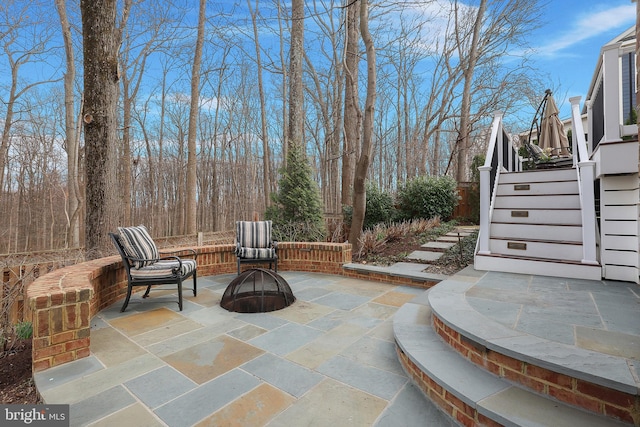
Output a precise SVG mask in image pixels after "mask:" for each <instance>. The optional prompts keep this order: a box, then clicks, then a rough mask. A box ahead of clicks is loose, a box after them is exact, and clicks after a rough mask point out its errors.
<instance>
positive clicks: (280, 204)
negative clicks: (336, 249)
mask: <svg viewBox="0 0 640 427" xmlns="http://www.w3.org/2000/svg"><path fill="white" fill-rule="evenodd" d="M280 173H281V178H280V182H279V185H278V189H279V191H278V193H277V194H272V196H271V198H272V200H273V205H272V206H270V207H269V208H268V209H267V212H266V218H267V219H270V220H272V221H273V232H274V235H275V238H276V239H277V240H288V241H321V240H324V238H325V234H326V230H325V225H324V219H323V214H322V210H323V207H322V199H321V197H320V191H319V189H318V185H317V183H316V182H315V181H313V179H312V178H311V177H312V170H311V165H310V164H309V161H308V159H307V157H306V155H305V153H304V151H303V150H302V147H300V146H299V145H298V144H292V145H291V147H290V148H289V150H288V152H287V161H286V166H285V167H284V168H283V169H282V170H281V171H280Z"/></svg>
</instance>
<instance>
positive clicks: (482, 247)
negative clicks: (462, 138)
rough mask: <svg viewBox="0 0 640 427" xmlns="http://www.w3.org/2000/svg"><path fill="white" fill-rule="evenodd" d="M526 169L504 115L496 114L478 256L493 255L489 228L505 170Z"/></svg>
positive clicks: (483, 172) (485, 168)
mask: <svg viewBox="0 0 640 427" xmlns="http://www.w3.org/2000/svg"><path fill="white" fill-rule="evenodd" d="M521 169H522V163H521V159H520V157H519V156H518V150H517V149H516V148H515V147H514V146H513V143H512V141H511V138H509V135H507V133H506V132H505V130H504V128H503V126H502V112H501V111H496V112H495V113H494V116H493V122H492V124H491V133H490V136H489V144H488V147H487V154H486V157H485V161H484V165H482V166H480V167H479V168H478V170H479V171H480V233H479V236H478V245H477V248H476V253H477V254H485V255H486V254H490V253H491V251H490V249H489V238H490V236H489V229H490V225H491V216H492V212H493V205H494V201H495V193H496V186H497V184H498V181H499V178H500V172H501V171H510V172H511V171H519V170H521Z"/></svg>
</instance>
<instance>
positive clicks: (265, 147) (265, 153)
mask: <svg viewBox="0 0 640 427" xmlns="http://www.w3.org/2000/svg"><path fill="white" fill-rule="evenodd" d="M247 6H248V7H249V13H251V22H252V24H253V38H254V43H255V47H256V67H257V69H258V70H257V71H258V93H259V95H260V132H261V134H262V174H263V179H262V186H263V191H264V206H265V208H267V207H269V205H270V204H271V198H270V194H271V184H270V182H269V180H270V179H271V171H270V170H271V166H270V165H271V160H270V159H271V156H270V155H269V133H268V130H267V103H266V101H265V95H264V84H263V82H262V61H261V57H260V44H259V43H258V25H257V23H256V14H257V13H258V0H256V9H255V11H254V10H252V9H251V0H247Z"/></svg>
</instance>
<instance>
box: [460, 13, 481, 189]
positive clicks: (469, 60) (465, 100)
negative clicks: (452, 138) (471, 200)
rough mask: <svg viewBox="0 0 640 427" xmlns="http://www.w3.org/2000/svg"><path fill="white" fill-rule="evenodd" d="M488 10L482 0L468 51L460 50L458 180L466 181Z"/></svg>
mask: <svg viewBox="0 0 640 427" xmlns="http://www.w3.org/2000/svg"><path fill="white" fill-rule="evenodd" d="M458 10H459V8H458V2H457V1H456V4H455V13H456V23H458V22H459V19H458V18H457V16H458ZM486 10H487V0H480V5H479V7H478V11H477V12H476V16H475V19H474V23H473V31H472V36H471V43H470V45H469V49H468V52H463V51H460V52H459V53H460V58H464V60H463V61H462V64H463V65H462V67H463V75H464V89H463V91H462V105H461V106H460V110H461V111H460V133H459V136H458V140H457V142H456V149H457V152H458V169H457V173H456V180H457V181H458V182H462V181H465V179H466V173H467V168H466V165H467V157H468V152H469V135H470V134H471V129H470V126H469V115H470V114H471V83H472V81H473V73H474V70H475V67H476V63H477V62H478V44H479V43H480V30H481V27H482V24H483V21H484V14H485V11H486ZM459 35H460V31H456V36H459ZM457 44H458V46H460V47H462V46H464V45H465V44H464V43H462V41H461V40H458V43H457Z"/></svg>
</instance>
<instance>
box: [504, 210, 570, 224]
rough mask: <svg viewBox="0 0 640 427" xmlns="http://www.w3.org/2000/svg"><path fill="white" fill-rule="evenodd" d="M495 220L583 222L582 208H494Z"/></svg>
mask: <svg viewBox="0 0 640 427" xmlns="http://www.w3.org/2000/svg"><path fill="white" fill-rule="evenodd" d="M492 221H493V222H517V223H532V224H545V223H551V222H553V223H554V224H568V225H580V224H582V214H581V212H580V209H540V208H529V209H494V210H493V217H492Z"/></svg>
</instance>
